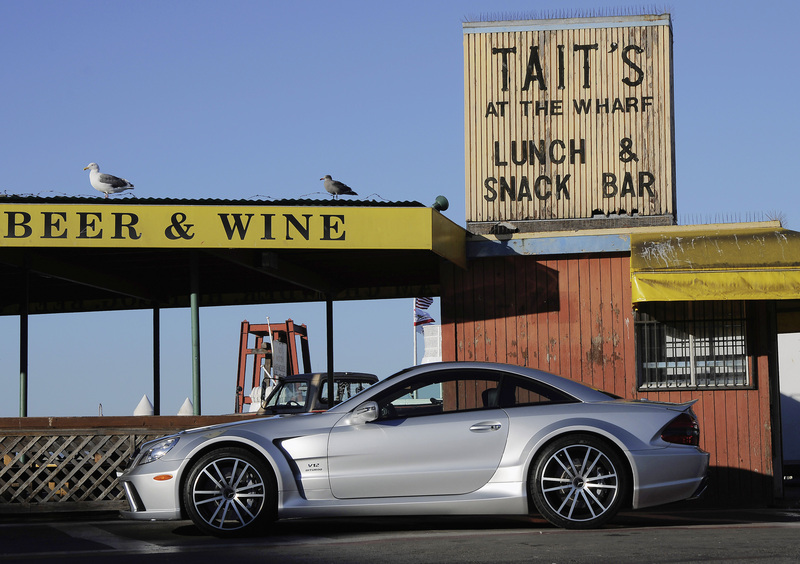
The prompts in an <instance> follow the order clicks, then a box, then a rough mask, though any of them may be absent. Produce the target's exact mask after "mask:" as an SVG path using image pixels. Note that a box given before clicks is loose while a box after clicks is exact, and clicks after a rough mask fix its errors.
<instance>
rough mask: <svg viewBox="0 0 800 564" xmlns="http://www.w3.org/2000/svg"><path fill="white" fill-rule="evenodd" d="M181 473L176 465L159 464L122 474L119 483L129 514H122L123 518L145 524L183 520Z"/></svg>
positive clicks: (123, 512)
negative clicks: (142, 521)
mask: <svg viewBox="0 0 800 564" xmlns="http://www.w3.org/2000/svg"><path fill="white" fill-rule="evenodd" d="M143 470H146V471H143ZM179 470H180V468H176V467H175V465H173V464H167V463H165V462H163V461H157V462H152V463H150V464H147V465H145V466H138V467H135V468H134V469H133V470H132V471H130V470H129V471H127V472H125V473H123V474H122V476H120V478H119V482H120V485H122V487H123V488H124V490H125V497H126V498H127V499H128V504H129V505H130V510H128V511H120V515H122V516H123V517H124V518H126V519H135V520H145V521H150V520H158V521H161V520H175V519H182V518H183V515H182V513H181V502H180V483H179V482H180V480H179V476H180V474H179ZM167 476H169V478H166V477H167Z"/></svg>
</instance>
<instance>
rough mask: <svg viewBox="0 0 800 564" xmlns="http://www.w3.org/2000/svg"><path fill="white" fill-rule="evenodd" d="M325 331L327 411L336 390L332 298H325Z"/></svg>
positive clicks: (334, 401) (334, 397) (330, 406)
mask: <svg viewBox="0 0 800 564" xmlns="http://www.w3.org/2000/svg"><path fill="white" fill-rule="evenodd" d="M325 329H326V333H327V339H328V377H327V380H328V409H330V408H332V407H333V406H334V405H335V403H336V391H335V390H336V389H335V388H334V387H333V383H334V382H333V298H331V297H330V296H325Z"/></svg>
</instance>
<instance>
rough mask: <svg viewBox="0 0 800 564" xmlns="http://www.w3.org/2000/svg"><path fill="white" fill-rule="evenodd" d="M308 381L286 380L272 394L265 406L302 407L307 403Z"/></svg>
mask: <svg viewBox="0 0 800 564" xmlns="http://www.w3.org/2000/svg"><path fill="white" fill-rule="evenodd" d="M307 394H308V382H284V383H282V384H280V385H279V386H278V389H277V390H275V392H274V393H273V394H272V395H271V396H270V398H269V400H268V401H267V404H266V406H265V407H301V406H305V404H306V395H307Z"/></svg>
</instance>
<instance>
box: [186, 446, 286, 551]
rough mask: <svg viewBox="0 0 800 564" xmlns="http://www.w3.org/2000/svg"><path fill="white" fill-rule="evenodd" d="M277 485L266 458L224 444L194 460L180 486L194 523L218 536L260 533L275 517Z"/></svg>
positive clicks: (202, 529)
mask: <svg viewBox="0 0 800 564" xmlns="http://www.w3.org/2000/svg"><path fill="white" fill-rule="evenodd" d="M277 495H278V494H277V485H276V483H275V476H274V474H273V473H272V469H271V468H270V466H269V465H268V463H267V462H266V461H264V460H263V459H261V458H259V457H257V456H256V455H254V454H252V453H251V452H250V451H248V450H245V449H242V448H235V447H226V448H220V449H218V450H214V451H211V452H209V453H208V454H206V455H204V456H203V457H201V458H200V459H198V460H197V462H195V463H194V464H193V465H192V467H191V469H190V470H189V475H188V477H187V478H186V482H185V483H184V486H183V503H184V507H185V508H186V512H187V513H188V514H189V517H190V518H191V520H192V521H193V522H194V524H195V525H196V526H197V527H198V528H199V529H200V530H201V531H203V532H204V533H207V534H210V535H214V536H217V537H241V536H252V535H256V534H263V533H264V532H266V525H267V523H269V522H270V521H273V520H275V518H276V517H277Z"/></svg>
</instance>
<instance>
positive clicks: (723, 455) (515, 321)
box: [442, 254, 773, 504]
mask: <svg viewBox="0 0 800 564" xmlns="http://www.w3.org/2000/svg"><path fill="white" fill-rule="evenodd" d="M766 304H767V302H751V303H749V304H748V351H749V354H750V368H751V375H752V378H753V382H754V383H755V386H754V389H747V390H704V391H697V390H690V391H680V392H677V391H676V392H640V391H638V389H637V382H636V353H635V350H636V349H635V340H634V313H633V309H632V305H631V288H630V259H629V257H628V256H627V255H625V254H607V255H592V256H579V257H576V256H570V257H552V256H551V257H534V256H512V257H497V258H487V259H477V260H473V261H471V262H470V267H469V269H468V270H460V269H457V268H448V269H447V270H446V271H445V275H444V276H443V281H442V354H443V360H476V361H488V362H501V363H509V364H516V365H520V366H529V367H532V368H538V369H541V370H546V371H548V372H552V373H554V374H558V375H560V376H563V377H566V378H571V379H573V380H578V381H580V382H583V383H585V384H588V385H590V386H594V387H597V388H601V389H604V390H606V391H608V392H611V393H614V394H617V395H619V396H622V397H625V398H630V399H637V398H646V399H649V400H653V401H662V400H663V401H672V402H685V401H689V400H692V399H699V401H698V402H697V403H696V404H695V406H694V411H695V412H696V413H697V415H698V418H699V420H700V428H701V442H700V445H701V447H702V448H703V449H704V450H706V451H708V452H709V453H710V454H711V466H712V472H711V475H712V485H711V487H710V490H709V494H708V495H707V496H706V500H707V501H708V502H712V503H715V504H727V503H731V504H742V503H765V502H768V501H770V500H771V499H772V488H773V453H772V424H771V417H772V416H771V411H770V390H769V389H770V365H769V355H770V353H769V351H770V347H771V345H770V343H769V339H768V338H767V335H768V334H769V331H766V330H765V329H764V328H765V327H768V317H769V314H768V312H769V307H768V306H767V305H766Z"/></svg>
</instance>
